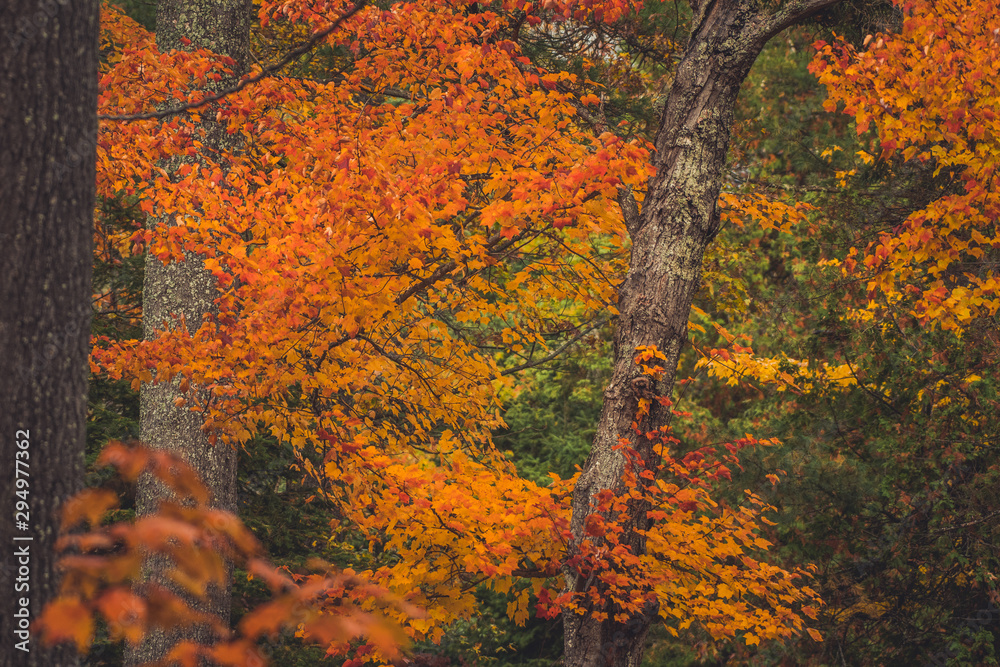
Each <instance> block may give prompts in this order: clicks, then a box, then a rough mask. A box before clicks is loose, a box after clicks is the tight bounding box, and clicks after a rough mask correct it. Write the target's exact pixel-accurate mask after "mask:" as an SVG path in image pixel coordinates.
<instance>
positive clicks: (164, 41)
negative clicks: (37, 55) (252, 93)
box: [126, 0, 252, 665]
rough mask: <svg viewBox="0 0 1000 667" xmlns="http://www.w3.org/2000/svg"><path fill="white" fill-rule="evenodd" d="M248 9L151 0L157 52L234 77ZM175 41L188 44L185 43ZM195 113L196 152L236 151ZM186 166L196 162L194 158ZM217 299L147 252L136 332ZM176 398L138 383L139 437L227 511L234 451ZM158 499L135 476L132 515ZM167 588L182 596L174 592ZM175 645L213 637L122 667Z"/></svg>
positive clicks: (196, 267) (192, 274)
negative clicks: (203, 56)
mask: <svg viewBox="0 0 1000 667" xmlns="http://www.w3.org/2000/svg"><path fill="white" fill-rule="evenodd" d="M251 12H252V6H251V3H250V1H249V0H159V2H158V3H157V15H156V41H157V45H158V47H159V49H160V51H162V52H165V51H169V50H174V49H176V50H180V49H189V50H194V49H199V48H205V49H210V50H212V51H213V52H215V53H216V54H219V55H226V56H229V57H231V58H232V59H233V60H235V61H236V67H235V68H234V76H235V77H239V76H241V75H242V74H243V73H244V72H245V71H246V68H247V63H248V62H249V57H250V19H251V16H252V14H251ZM182 38H186V39H187V40H190V42H189V43H187V44H185V43H184V42H182V41H181V40H182ZM232 83H233V80H232V79H225V78H224V79H223V80H222V81H220V82H218V83H217V84H216V86H215V87H216V88H222V87H225V86H227V85H230V84H232ZM202 112H203V116H202V118H203V119H204V120H203V122H202V124H201V127H200V130H201V141H202V144H203V149H202V150H203V151H205V153H204V154H207V155H211V156H212V157H213V158H215V159H218V156H220V155H225V154H227V153H229V154H231V153H232V152H233V151H236V150H239V149H240V147H241V144H240V142H239V140H238V139H237V138H235V137H234V136H231V135H227V134H226V132H225V128H224V127H223V126H222V125H221V124H219V123H217V122H215V121H214V120H211V118H214V114H212V113H211V112H210V110H202ZM194 162H195V164H197V163H198V160H197V158H195V160H194ZM183 163H184V160H182V159H174V160H171V161H170V162H169V163H168V164H167V165H165V169H166V170H167V172H168V173H169V174H173V173H175V172H176V170H177V169H178V168H179V167H180V166H181V165H182V164H183ZM170 224H172V216H167V217H166V218H165V219H153V220H151V221H150V226H151V227H156V226H158V225H170ZM217 296H218V289H217V287H216V281H215V278H214V277H213V276H212V275H211V273H210V272H208V271H207V270H206V269H205V266H204V262H203V261H202V259H201V257H200V256H198V255H194V254H190V253H189V254H186V255H185V260H184V261H183V262H175V263H171V264H169V265H166V266H165V265H164V264H163V263H161V262H160V260H158V259H157V258H156V257H154V256H152V255H148V256H147V258H146V275H145V280H144V283H143V295H142V297H143V298H142V316H143V333H144V335H145V337H146V339H147V340H150V339H153V338H155V337H156V335H157V332H159V331H162V330H164V329H165V328H167V327H170V326H178V324H177V322H178V320H176V319H174V318H177V317H181V316H183V318H184V322H185V323H186V325H187V328H188V330H189V331H190V332H191V333H194V332H195V331H197V329H198V328H199V327H200V326H201V323H202V318H203V316H204V315H205V314H206V313H213V312H215V311H216V308H215V299H216V297H217ZM190 391H191V392H198V391H199V389H198V388H196V387H195V386H194V385H192V386H191V389H190ZM179 396H181V393H180V391H179V389H178V382H177V381H174V382H170V383H159V384H154V383H150V384H145V385H143V387H142V390H141V392H140V428H141V439H142V441H143V442H144V443H145V444H146V445H147V446H149V447H152V448H154V449H167V450H171V451H174V452H176V453H179V454H180V455H181V456H183V457H184V458H185V459H186V460H187V462H188V463H189V464H190V465H191V466H192V467H193V468H194V469H195V470H196V471H197V472H198V473H199V475H200V476H201V478H202V480H203V481H204V482H205V484H206V486H207V487H208V489H209V490H210V491H211V492H212V497H213V501H212V504H213V506H215V507H218V508H221V509H225V510H228V511H230V512H233V513H235V512H236V460H237V456H236V452H235V450H233V449H232V448H231V447H229V446H226V445H219V446H212V445H211V444H210V443H209V441H208V436H207V435H206V434H205V433H204V432H203V431H202V428H201V427H202V424H203V420H202V417H201V415H200V413H195V412H191V411H190V410H189V409H188V408H187V407H184V406H181V407H178V406H176V405H175V404H174V399H175V398H177V397H179ZM186 398H188V399H189V402H193V401H191V400H190V399H192V396H186ZM164 494H165V490H164V489H163V487H162V485H160V484H159V483H158V482H156V481H155V480H154V479H153V478H152V477H150V476H149V475H145V476H143V477H142V478H141V479H140V481H139V484H138V487H137V489H136V510H137V512H138V514H140V515H144V514H150V513H152V512H155V511H156V508H157V505H158V503H159V501H160V499H161V498H163V497H164ZM166 565H167V563H165V562H164V561H162V560H160V559H152V558H151V559H149V560H148V561H147V562H146V564H145V567H144V578H149V579H154V580H156V581H159V582H160V583H163V584H164V585H168V582H167V581H165V580H164V578H163V571H164V569H165V567H166ZM172 590H174V591H175V592H177V593H178V594H182V593H181V591H179V590H178V589H177V588H176V587H172ZM231 597H232V587H231V586H226V588H225V589H224V590H218V589H214V590H212V591H210V594H209V601H208V602H207V603H204V602H200V601H199V602H196V601H195V600H193V599H189V601H190V602H191V603H192V605H193V606H194V607H195V608H197V609H199V610H200V611H203V612H207V613H210V614H214V615H216V616H218V617H220V618H221V619H222V620H223V621H227V620H228V619H229V612H230V607H231ZM182 640H191V641H195V642H198V643H202V644H207V645H211V644H213V643H214V641H215V638H214V637H213V636H212V634H211V632H210V630H209V629H208V628H207V627H198V628H195V629H187V630H183V631H173V632H170V633H168V634H165V633H163V632H154V633H151V634H150V635H149V636H148V637H147V638H146V639H145V640H144V641H143V643H142V644H141V645H139V646H138V647H128V648H127V649H126V664H129V665H137V664H141V663H144V662H149V661H154V660H159V659H161V658H162V657H163V656H164V655H166V653H167V652H169V650H170V648H171V647H172V646H174V645H175V644H176V643H178V642H180V641H182Z"/></svg>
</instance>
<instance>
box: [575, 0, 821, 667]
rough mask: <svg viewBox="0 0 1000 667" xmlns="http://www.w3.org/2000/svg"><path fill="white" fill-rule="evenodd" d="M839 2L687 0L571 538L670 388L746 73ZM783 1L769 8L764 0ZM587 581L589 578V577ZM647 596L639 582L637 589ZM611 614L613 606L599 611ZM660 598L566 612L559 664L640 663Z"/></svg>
mask: <svg viewBox="0 0 1000 667" xmlns="http://www.w3.org/2000/svg"><path fill="white" fill-rule="evenodd" d="M837 1H838V0H797V1H796V0H791V1H788V0H786V1H785V2H783V3H775V2H763V1H759V0H758V1H754V0H699V1H697V2H692V3H691V4H692V8H693V9H694V20H693V21H692V30H691V33H690V40H689V42H688V45H687V48H686V49H685V51H684V55H683V58H682V59H681V62H680V63H679V65H678V66H677V69H676V77H675V79H674V83H673V85H672V87H671V90H670V95H669V97H668V99H667V102H666V106H665V108H664V110H663V114H662V116H661V119H660V129H659V133H658V135H657V137H656V142H655V146H656V157H655V165H656V170H657V172H656V175H655V176H654V177H653V179H652V180H651V182H650V184H649V189H648V192H647V194H646V198H645V203H644V206H643V209H642V212H641V214H637V215H628V211H627V209H628V208H629V207H628V206H623V209H626V216H627V221H626V222H627V226H628V230H629V234H630V236H631V239H632V257H631V261H630V265H629V271H628V275H627V277H626V279H625V282H624V283H623V285H622V287H621V289H620V291H619V294H618V310H619V313H620V315H619V317H618V321H617V330H616V332H615V346H614V354H615V365H614V374H613V376H612V379H611V383H610V384H609V385H608V387H607V388H606V389H605V392H604V407H603V410H602V412H601V418H600V422H599V423H598V427H597V434H596V435H595V437H594V444H593V447H592V449H591V453H590V456H589V458H588V459H587V462H586V464H585V466H584V468H583V473H582V474H581V476H580V479H579V481H578V483H577V485H576V488H575V490H574V493H573V518H572V524H571V528H572V532H573V537H574V545H576V544H579V543H580V541H581V539H582V538H583V535H584V526H585V522H586V519H587V516H589V515H590V514H593V513H594V510H593V509H592V507H591V501H592V499H593V498H594V496H595V494H597V493H598V492H599V491H601V490H602V489H617V488H619V487H620V485H621V476H622V473H623V471H624V463H625V461H624V457H623V455H622V453H621V452H620V451H615V450H614V449H613V447H614V446H615V445H617V444H618V441H619V438H620V437H628V436H630V435H631V434H632V429H631V424H632V422H633V420H634V418H635V415H636V410H637V408H638V398H639V396H640V395H642V394H646V393H647V392H650V391H655V393H656V394H659V395H664V396H669V395H671V392H672V390H673V384H674V377H675V375H676V370H677V362H678V359H679V358H680V353H681V348H682V346H683V345H684V342H685V341H686V340H687V323H688V315H689V311H690V308H691V301H692V299H693V297H694V295H695V292H696V291H697V290H698V286H699V283H700V280H701V263H702V255H703V253H704V251H705V248H706V246H707V245H708V244H709V243H710V242H711V240H712V239H713V238H714V237H715V234H716V233H717V232H718V225H719V217H718V213H717V212H716V201H717V200H718V198H719V192H720V190H721V187H722V173H723V168H724V167H725V163H726V152H727V149H728V147H729V138H730V131H731V127H732V122H733V113H734V108H735V104H736V97H737V95H738V93H739V89H740V85H741V84H742V82H743V79H744V78H745V77H746V75H747V74H748V73H749V71H750V68H751V66H752V65H753V63H754V60H756V58H757V55H758V54H759V53H760V51H761V49H762V48H763V47H764V45H765V44H766V43H767V41H768V40H769V39H770V38H771V37H773V36H774V35H776V34H778V33H779V32H781V31H782V30H784V29H785V28H786V27H788V26H790V25H792V24H794V23H796V22H798V21H800V20H802V19H803V18H806V17H808V16H809V15H811V14H814V13H815V12H817V11H819V10H820V9H823V8H825V7H829V6H832V5H834V4H836V2H837ZM778 4H780V5H781V6H780V7H778V8H776V9H775V8H770V9H769V7H772V6H773V5H778ZM640 345H655V346H656V347H657V348H658V349H659V350H660V351H661V352H663V353H664V354H665V355H666V357H667V360H666V362H665V363H661V365H662V366H663V367H664V368H665V369H666V372H665V373H664V375H663V377H662V379H661V380H659V382H658V386H655V387H651V386H649V385H648V384H644V382H645V380H640V381H638V382H636V379H637V378H638V377H639V376H640V370H639V368H638V367H637V366H636V365H635V363H634V362H633V357H634V355H635V349H636V347H638V346H640ZM669 421H670V410H669V409H668V408H665V407H662V406H660V405H659V404H657V403H656V402H653V406H652V407H651V409H650V415H649V416H648V417H647V418H645V420H644V422H643V424H644V428H645V430H647V431H649V430H653V429H656V428H658V427H659V426H661V425H664V424H667V423H669ZM632 440H633V446H634V447H635V448H636V450H637V452H638V453H639V455H640V457H641V458H642V459H643V461H644V465H645V467H646V468H648V469H654V470H655V467H656V465H657V464H658V463H659V461H658V460H656V457H655V455H654V453H653V451H652V445H651V443H649V442H647V441H645V440H644V439H643V441H641V442H635V441H634V438H633V439H632ZM630 512H631V516H630V518H629V526H630V527H632V528H634V529H645V528H647V527H648V520H647V518H646V516H645V508H642V507H634V508H632V510H630ZM629 534H630V538H629V539H628V543H629V544H630V546H631V548H632V551H633V553H636V554H641V553H643V552H644V551H645V544H644V540H642V538H641V537H640V536H639V535H638V534H637V533H635V532H631V533H629ZM565 576H566V585H567V590H569V591H583V590H584V588H585V587H586V586H587V583H588V577H586V576H580V574H579V573H577V572H575V571H573V570H570V569H567V571H566V572H565ZM591 585H594V584H593V583H591ZM644 593H645V591H644V589H643V584H642V582H636V595H637V596H641V595H643V594H644ZM608 611H611V612H614V611H615V610H608ZM657 612H658V603H657V602H656V601H655V600H654V601H652V602H651V603H650V604H647V605H646V608H645V613H643V614H638V615H632V616H630V617H629V618H628V619H627V620H625V621H615V619H614V615H615V614H614V613H610V614H609V615H608V618H607V619H606V620H604V621H601V620H598V619H597V618H595V616H594V615H593V614H589V613H588V614H583V615H577V614H575V613H573V612H569V611H567V612H564V613H563V626H564V631H565V638H564V642H565V657H564V660H565V664H566V665H567V666H568V667H585V666H586V667H604V666H614V667H626V666H628V667H638V665H639V664H640V662H641V660H642V655H643V651H644V648H645V640H646V635H647V633H648V631H649V627H650V624H651V623H652V621H653V620H655V618H656V616H657Z"/></svg>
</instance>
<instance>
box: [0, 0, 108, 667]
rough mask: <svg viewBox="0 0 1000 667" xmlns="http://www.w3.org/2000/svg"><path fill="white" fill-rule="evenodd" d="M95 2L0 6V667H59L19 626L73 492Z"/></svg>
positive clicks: (83, 385) (89, 228) (50, 582)
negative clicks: (62, 507) (0, 546)
mask: <svg viewBox="0 0 1000 667" xmlns="http://www.w3.org/2000/svg"><path fill="white" fill-rule="evenodd" d="M98 26H99V23H98V3H97V0H78V1H76V2H65V1H57V0H48V1H45V0H43V1H39V0H4V1H3V2H0V462H2V463H0V466H2V468H3V475H2V480H0V498H2V499H3V501H2V503H3V518H2V523H3V530H2V532H0V535H2V537H0V541H2V542H3V556H2V557H0V591H3V594H2V596H3V600H2V603H0V604H2V608H0V609H2V610H0V665H3V666H6V665H23V666H24V667H49V666H50V665H59V666H60V667H71V666H72V665H76V664H78V660H77V657H76V650H75V647H74V646H73V645H72V644H69V645H67V644H60V645H58V646H54V647H50V646H43V645H41V644H40V643H39V641H38V639H37V632H36V630H35V628H32V627H31V625H30V624H31V623H33V622H34V621H35V619H37V618H38V616H39V614H40V612H41V610H42V607H43V606H44V605H45V604H46V603H47V602H49V601H51V600H52V598H54V597H55V596H56V595H57V594H58V592H59V575H58V568H57V567H56V561H55V553H54V548H53V547H54V545H55V541H56V538H57V537H58V532H59V506H60V505H61V504H62V502H63V501H65V500H66V499H68V498H69V497H70V496H71V495H73V494H74V493H76V492H77V491H79V489H80V487H81V486H82V485H83V454H84V448H85V445H86V426H87V374H88V366H87V357H88V355H89V353H90V316H91V298H92V297H93V294H92V292H91V284H90V283H91V265H92V263H93V252H92V239H93V234H94V220H93V214H94V190H95V187H94V186H95V183H96V179H95V165H96V162H97V160H96V157H95V155H96V150H97V61H98Z"/></svg>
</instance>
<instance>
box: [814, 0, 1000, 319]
mask: <svg viewBox="0 0 1000 667" xmlns="http://www.w3.org/2000/svg"><path fill="white" fill-rule="evenodd" d="M898 4H900V6H901V7H902V10H903V26H902V31H901V33H900V34H898V35H884V34H879V35H877V36H871V37H870V38H869V39H868V40H867V42H866V48H865V49H864V50H861V51H859V50H857V49H855V48H853V47H851V46H850V45H849V44H847V43H844V42H841V43H835V44H825V43H820V44H818V47H819V49H820V53H819V57H818V58H817V59H816V60H815V61H814V63H813V66H812V70H813V72H814V73H815V74H816V75H817V77H818V78H819V80H820V81H821V82H822V83H824V84H826V86H827V90H828V91H829V98H828V100H827V103H826V106H827V108H828V110H831V111H832V110H834V109H836V108H837V107H838V105H842V106H843V110H844V111H845V112H846V113H849V114H851V115H853V116H854V118H855V121H856V125H857V131H858V134H859V135H866V134H867V133H868V132H869V129H870V128H873V129H877V133H878V136H877V138H874V139H872V140H871V142H870V148H869V149H868V150H866V151H863V152H861V153H860V154H859V157H860V158H861V159H862V160H863V161H864V162H865V163H869V164H870V163H872V162H873V161H875V160H879V161H883V162H885V161H889V160H890V159H891V158H892V157H893V156H897V155H901V156H902V160H903V161H904V162H909V161H917V162H919V163H921V164H929V165H932V166H933V170H934V171H933V173H934V176H936V177H937V176H941V177H942V178H946V179H952V180H953V183H954V188H953V190H952V191H951V192H949V193H948V194H945V195H944V196H941V197H938V198H935V199H934V200H933V201H932V202H931V203H930V204H928V205H927V206H925V207H922V208H920V209H919V210H916V211H914V212H913V213H911V214H910V215H909V216H908V217H907V218H906V220H905V221H904V222H903V223H902V224H901V225H898V226H897V227H896V228H894V229H892V230H891V231H885V232H882V233H880V234H879V237H878V239H877V240H874V241H871V243H870V244H868V245H867V246H866V247H864V248H860V249H855V250H852V251H851V253H850V255H849V256H848V257H846V258H844V260H843V263H844V269H845V271H848V272H851V271H854V270H855V268H856V269H857V271H860V272H867V275H869V276H870V278H869V280H868V291H869V299H870V302H869V305H868V307H867V308H866V309H864V312H863V313H862V314H861V315H862V316H863V317H866V318H868V319H870V318H871V317H872V316H873V315H874V314H875V313H876V311H879V310H880V306H879V304H878V302H879V300H880V299H884V300H885V302H886V303H887V304H888V305H889V306H893V305H896V304H897V303H902V304H906V305H908V307H909V309H910V311H911V312H912V315H913V316H914V317H916V318H917V319H918V320H919V321H920V322H921V323H925V324H926V323H933V324H934V325H936V326H940V327H942V328H944V329H948V330H961V329H962V328H964V327H967V326H969V325H970V323H971V322H973V320H975V319H977V318H983V317H990V316H993V315H995V314H996V312H997V309H998V308H1000V282H998V280H997V277H996V276H995V275H994V272H993V271H992V268H991V267H992V261H991V257H993V255H994V251H995V250H996V249H997V248H1000V236H998V235H997V229H996V221H997V219H998V216H1000V196H998V194H997V190H998V188H997V173H996V151H995V147H994V146H993V143H994V141H995V139H994V138H995V137H996V136H997V132H998V131H1000V115H998V111H997V103H998V99H1000V91H998V89H997V80H998V74H1000V71H998V67H1000V27H997V25H996V22H995V20H994V19H995V16H996V11H995V8H994V7H991V6H990V5H989V3H985V2H964V1H960V0H946V1H944V2H924V1H919V0H916V1H909V2H905V3H903V2H901V3H898Z"/></svg>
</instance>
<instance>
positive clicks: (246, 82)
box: [97, 0, 368, 121]
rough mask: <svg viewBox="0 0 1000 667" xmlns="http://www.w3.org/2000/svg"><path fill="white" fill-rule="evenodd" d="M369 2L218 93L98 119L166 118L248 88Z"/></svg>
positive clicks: (359, 2)
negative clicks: (173, 104) (155, 108)
mask: <svg viewBox="0 0 1000 667" xmlns="http://www.w3.org/2000/svg"><path fill="white" fill-rule="evenodd" d="M367 3H368V0H357V2H356V3H355V4H354V5H353V6H352V7H351V8H350V9H348V10H347V12H346V13H344V14H342V15H341V16H340V17H338V18H337V20H336V21H334V22H333V23H331V24H330V25H329V26H328V27H326V28H324V29H323V30H320V31H319V32H317V33H316V34H314V35H313V36H312V37H311V38H309V41H307V42H304V43H302V44H301V45H299V46H297V47H295V48H294V49H292V50H291V51H289V52H288V53H286V54H285V56H284V57H283V58H282V59H281V60H279V61H278V62H276V63H273V64H271V65H268V66H267V67H265V68H264V69H262V70H261V71H260V72H259V73H257V74H255V75H254V76H252V77H250V78H248V79H243V80H241V81H240V82H239V83H236V84H233V85H232V86H230V87H228V88H224V89H222V90H220V91H219V92H217V93H212V94H211V95H209V96H207V97H204V98H202V99H200V100H198V101H197V102H187V103H185V104H182V105H180V106H178V107H173V108H171V109H163V110H162V111H147V112H145V113H133V114H120V115H109V114H98V115H97V119H98V120H123V121H131V120H152V119H153V118H166V117H168V116H175V115H177V114H180V113H184V112H186V111H191V110H192V109H197V108H198V107H202V106H205V105H206V104H211V103H212V102H218V101H219V100H221V99H222V98H223V97H225V96H226V95H232V94H233V93H237V92H239V91H241V90H243V89H244V88H246V87H247V86H250V85H252V84H255V83H257V82H258V81H261V80H262V79H264V78H266V77H269V76H271V75H272V74H274V73H275V72H277V71H278V70H280V69H282V68H284V67H285V65H287V64H288V63H290V62H292V61H293V60H295V59H296V58H298V57H299V56H301V55H303V54H305V53H308V52H309V51H311V50H312V49H313V48H314V47H315V46H316V45H317V44H319V43H320V42H321V41H323V40H324V39H326V38H327V37H328V36H329V35H330V34H331V33H333V31H334V30H336V29H337V28H339V27H340V26H341V25H342V24H343V23H344V21H346V20H347V19H349V18H351V17H352V16H354V15H355V14H357V13H358V12H359V11H361V9H362V8H364V6H365V5H366V4H367Z"/></svg>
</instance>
